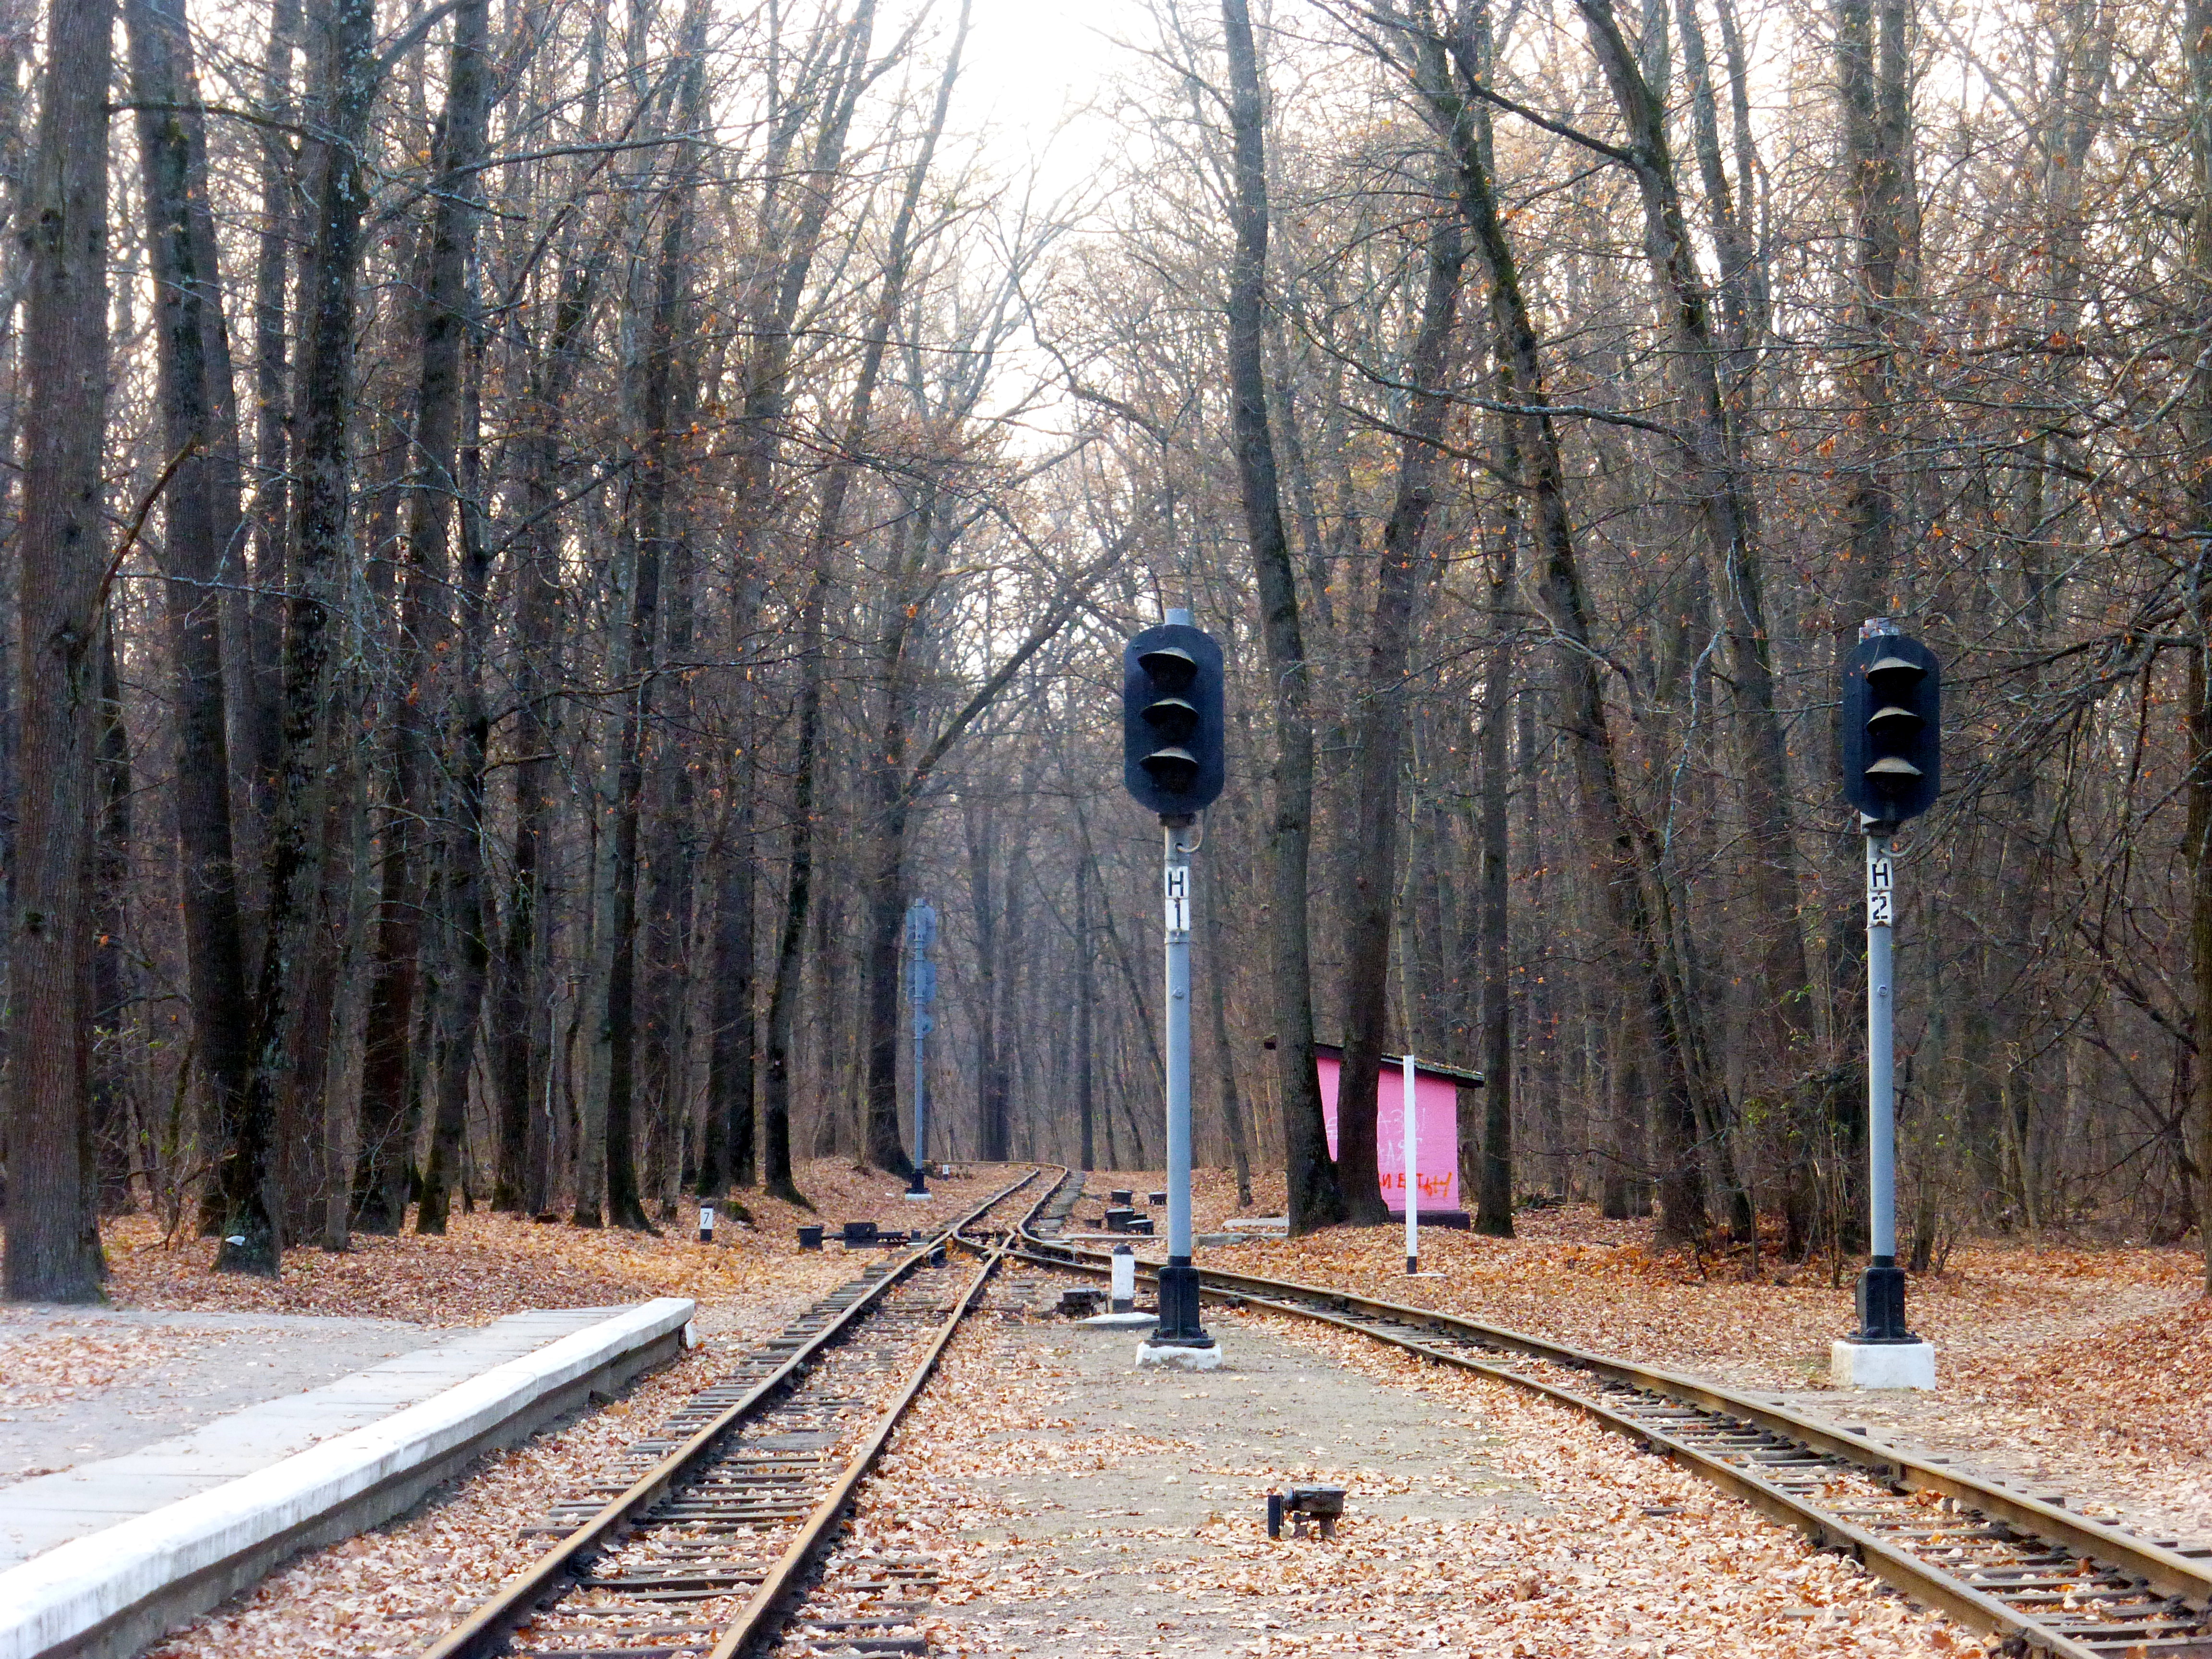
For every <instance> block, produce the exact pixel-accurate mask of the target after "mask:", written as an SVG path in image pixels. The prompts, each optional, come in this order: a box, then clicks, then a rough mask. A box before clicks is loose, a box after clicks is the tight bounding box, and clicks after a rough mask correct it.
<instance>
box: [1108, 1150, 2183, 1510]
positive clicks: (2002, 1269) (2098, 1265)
mask: <svg viewBox="0 0 2212 1659" xmlns="http://www.w3.org/2000/svg"><path fill="white" fill-rule="evenodd" d="M1160 1179H1161V1177H1159V1176H1126V1175H1125V1176H1115V1177H1114V1184H1115V1185H1117V1186H1142V1185H1144V1184H1146V1182H1150V1183H1152V1184H1153V1185H1157V1184H1158V1181H1159V1180H1160ZM1103 1184H1104V1178H1103V1177H1097V1176H1094V1177H1093V1178H1092V1186H1093V1187H1094V1188H1097V1187H1102V1186H1103ZM1255 1199H1256V1200H1258V1202H1257V1203H1256V1204H1255V1206H1254V1207H1253V1208H1252V1209H1250V1210H1247V1211H1243V1212H1241V1217H1242V1218H1245V1219H1249V1218H1251V1217H1253V1216H1257V1215H1266V1214H1272V1215H1280V1214H1281V1213H1282V1188H1281V1185H1280V1182H1279V1180H1277V1181H1275V1182H1262V1183H1261V1184H1260V1189H1259V1190H1258V1191H1257V1192H1255ZM1194 1208H1195V1212H1196V1215H1197V1218H1198V1224H1199V1225H1200V1227H1201V1228H1202V1229H1231V1228H1233V1227H1235V1225H1237V1221H1238V1219H1239V1218H1240V1212H1239V1211H1238V1210H1237V1206H1236V1200H1235V1191H1234V1186H1233V1183H1232V1182H1230V1181H1229V1179H1228V1178H1227V1177H1226V1176H1224V1175H1221V1174H1219V1173H1218V1172H1213V1171H1207V1172H1204V1173H1203V1174H1202V1175H1201V1176H1200V1179H1199V1181H1198V1182H1196V1185H1195V1191H1194ZM1079 1213H1082V1214H1088V1213H1089V1206H1080V1208H1079ZM1516 1229H1517V1230H1518V1232H1519V1237H1515V1238H1511V1239H1493V1238H1483V1237H1476V1236H1474V1235H1473V1234H1470V1233H1464V1232H1456V1231H1447V1230H1444V1229H1442V1228H1425V1229H1424V1230H1423V1231H1422V1233H1421V1266H1422V1267H1423V1269H1424V1270H1425V1272H1428V1273H1435V1274H1437V1276H1436V1277H1432V1278H1431V1277H1423V1278H1418V1279H1414V1278H1408V1277H1407V1273H1406V1264H1405V1245H1404V1234H1403V1231H1402V1229H1401V1228H1400V1227H1397V1226H1395V1225H1394V1226H1390V1227H1373V1228H1345V1229H1337V1230H1332V1231H1328V1232H1324V1233H1322V1234H1319V1235H1316V1236H1315V1237H1309V1238H1305V1239H1302V1240H1299V1241H1298V1242H1297V1243H1286V1242H1283V1241H1280V1240H1279V1239H1274V1238H1268V1239H1265V1240H1255V1242H1253V1243H1247V1244H1243V1245H1237V1246H1233V1247H1225V1248H1218V1249H1208V1250H1206V1251H1205V1252H1203V1259H1204V1260H1205V1261H1209V1262H1214V1263H1218V1265H1220V1266H1222V1267H1234V1268H1241V1269H1243V1270H1244V1271H1247V1272H1251V1273H1267V1274H1271V1275H1274V1276H1278V1277H1282V1278H1291V1279H1306V1280H1309V1281H1312V1282H1316V1283H1327V1284H1332V1285H1344V1286H1347V1287H1352V1288H1357V1289H1360V1290H1364V1291H1368V1292H1369V1293H1370V1294H1375V1295H1379V1296H1383V1297H1389V1298H1390V1299H1392V1300H1394V1301H1399V1302H1405V1303H1410V1304H1416V1305H1419V1306H1423V1307H1435V1308H1443V1309H1448V1310H1452V1311H1454V1312H1459V1313H1464V1314H1468V1315H1471V1316H1475V1317H1478V1318H1480V1319H1483V1320H1486V1321H1487V1322H1491V1323H1492V1324H1498V1325H1503V1326H1506V1327H1508V1328H1513V1329H1516V1330H1522V1331H1527V1332H1529V1333H1531V1334H1536V1335H1541V1336H1545V1337H1548V1338H1552V1339H1553V1340H1560V1341H1565V1342H1570V1343H1572V1344H1575V1345H1577V1346H1581V1347H1584V1348H1588V1349H1591V1350H1594V1351H1597V1352H1605V1353H1609V1354H1615V1355H1619V1356H1621V1357H1623V1358H1631V1359H1636V1360H1639V1361H1642V1362H1644V1363H1647V1364H1658V1365H1661V1366H1664V1367H1666V1368H1668V1369H1671V1370H1682V1371H1690V1372H1694V1373H1696V1374H1698V1375H1699V1376H1706V1377H1710V1378H1712V1379H1715V1380H1717V1381H1719V1382H1723V1383H1729V1384H1731V1385H1734V1386H1736V1387H1740V1388H1747V1389H1758V1390H1760V1391H1767V1390H1772V1391H1775V1392H1778V1393H1787V1394H1789V1395H1790V1396H1792V1398H1793V1401H1796V1402H1797V1403H1800V1404H1802V1405H1804V1406H1805V1407H1807V1408H1808V1409H1810V1410H1812V1411H1814V1412H1815V1413H1817V1414H1820V1415H1824V1416H1827V1417H1830V1418H1833V1419H1840V1420H1844V1421H1848V1422H1850V1423H1853V1424H1864V1425H1868V1426H1869V1427H1871V1428H1872V1429H1874V1431H1875V1432H1876V1433H1877V1434H1881V1435H1883V1436H1885V1437H1888V1438H1890V1439H1893V1440H1894V1441H1896V1442H1897V1443H1899V1444H1902V1445H1905V1446H1908V1447H1918V1448H1920V1449H1925V1450H1928V1451H1929V1452H1933V1453H1936V1454H1938V1455H1947V1456H1953V1457H1957V1458H1961V1459H1966V1460H1971V1461H1972V1462H1975V1463H1977V1464H1978V1465H1980V1466H1981V1467H1983V1468H1984V1469H1985V1470H1987V1471H1988V1472H1990V1473H1994V1474H2001V1475H2003V1476H2005V1477H2006V1478H2008V1479H2011V1480H2015V1481H2016V1482H2019V1483H2021V1484H2023V1485H2025V1486H2027V1487H2028V1488H2029V1489H2031V1490H2033V1491H2036V1492H2063V1493H2065V1494H2066V1495H2067V1496H2068V1498H2069V1501H2070V1502H2073V1503H2075V1504H2076V1505H2077V1506H2079V1505H2083V1504H2086V1505H2087V1506H2089V1507H2090V1508H2091V1509H2092V1510H2095V1509H2097V1508H2099V1507H2100V1505H2101V1506H2106V1507H2108V1508H2109V1509H2110V1510H2112V1511H2114V1512H2118V1513H2120V1514H2124V1515H2126V1516H2130V1517H2131V1518H2134V1519H2138V1520H2141V1521H2143V1522H2148V1523H2150V1524H2152V1525H2154V1526H2156V1527H2158V1528H2161V1529H2163V1530H2166V1531H2167V1532H2169V1533H2180V1534H2188V1535H2192V1536H2195V1537H2197V1538H2200V1539H2204V1540H2208V1541H2212V1302H2208V1301H2207V1300H2206V1299H2205V1298H2204V1297H2203V1296H2202V1294H2201V1286H2202V1281H2203V1272H2204V1265H2203V1257H2202V1256H2201V1255H2198V1254H2197V1252H2196V1251H2195V1250H2194V1249H2186V1248H2173V1249H2145V1248H2140V1247H2134V1248H2127V1247H2116V1248H2112V1249H2090V1248H2085V1247H2082V1246H2079V1245H2075V1244H2071V1243H2009V1242H2004V1243H1998V1242H1982V1243H1972V1244H1969V1245H1967V1246H1965V1247H1962V1248H1961V1249H1959V1250H1957V1251H1956V1252H1954V1254H1953V1255H1952V1257H1951V1259H1950V1261H1949V1262H1948V1265H1947V1267H1946V1268H1945V1270H1944V1271H1943V1272H1942V1273H1936V1274H1930V1275H1927V1276H1925V1277H1921V1278H1916V1279H1914V1280H1913V1281H1912V1285H1911V1291H1910V1297H1909V1304H1908V1310H1909V1316H1910V1318H1911V1322H1912V1326H1913V1328H1914V1329H1915V1330H1916V1331H1917V1332H1918V1333H1919V1334H1923V1335H1924V1336H1926V1337H1927V1338H1928V1339H1929V1340H1930V1341H1932V1342H1933V1343H1934V1344H1935V1345H1936V1366H1937V1376H1938V1381H1939V1383H1940V1387H1939V1389H1937V1391H1936V1393H1935V1394H1934V1395H1919V1394H1914V1393H1910V1392H1896V1393H1892V1392H1887V1391H1885V1392H1881V1393H1867V1392H1863V1391H1851V1392H1848V1393H1845V1392H1838V1391H1835V1390H1832V1389H1830V1388H1829V1385H1828V1381H1827V1370H1828V1345H1829V1343H1830V1341H1832V1340H1833V1339H1834V1338H1836V1337H1838V1336H1841V1335H1844V1334H1846V1333H1847V1332H1849V1331H1850V1328H1852V1326H1853V1324H1854V1323H1855V1322H1856V1321H1855V1315H1854V1311H1853V1307H1852V1283H1853V1277H1852V1275H1853V1274H1854V1273H1855V1272H1856V1264H1851V1266H1850V1272H1847V1273H1846V1275H1845V1277H1844V1282H1843V1284H1842V1285H1840V1286H1838V1285H1834V1284H1832V1282H1831V1270H1830V1267H1829V1264H1827V1263H1826V1262H1821V1263H1818V1264H1814V1265H1813V1266H1810V1267H1802V1266H1800V1267H1792V1266H1790V1265H1788V1264H1785V1263H1783V1262H1781V1261H1778V1260H1777V1259H1776V1258H1775V1257H1774V1256H1773V1255H1771V1254H1769V1255H1766V1256H1765V1257H1764V1258H1763V1259H1762V1261H1761V1263H1760V1267H1759V1275H1760V1276H1759V1279H1756V1280H1753V1279H1750V1278H1749V1277H1748V1268H1749V1265H1750V1264H1749V1262H1748V1261H1747V1258H1746V1257H1745V1256H1744V1255H1741V1253H1739V1254H1738V1255H1735V1256H1733V1257H1717V1256H1711V1255H1708V1256H1704V1257H1700V1256H1699V1255H1695V1254H1693V1253H1690V1252H1684V1251H1675V1252H1663V1253H1662V1252H1658V1251H1655V1250H1654V1249H1652V1247H1651V1229H1650V1223H1649V1222H1645V1221H1607V1220H1605V1219H1603V1218H1601V1217H1599V1216H1598V1215H1597V1213H1596V1212H1595V1210H1593V1209H1591V1208H1590V1207H1589V1206H1561V1207H1559V1208H1555V1209H1543V1210H1533V1211H1523V1212H1521V1213H1520V1214H1519V1215H1518V1216H1516Z"/></svg>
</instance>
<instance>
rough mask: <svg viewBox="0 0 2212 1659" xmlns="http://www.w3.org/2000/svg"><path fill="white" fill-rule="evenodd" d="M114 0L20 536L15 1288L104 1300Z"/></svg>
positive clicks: (58, 214)
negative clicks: (98, 1081)
mask: <svg viewBox="0 0 2212 1659" xmlns="http://www.w3.org/2000/svg"><path fill="white" fill-rule="evenodd" d="M112 20H113V9H112V6H111V5H110V4H109V3H108V0H50V3H49V6H48V9H47V14H46V76H45V85H44V92H45V95H44V97H43V99H42V100H41V107H40V112H39V131H38V140H37V144H36V148H35V149H34V152H33V162H32V171H31V183H30V189H29V191H28V199H27V204H26V206H27V210H28V211H27V214H26V215H25V216H24V217H23V219H22V220H21V223H22V224H23V225H25V226H28V227H35V234H33V235H32V236H30V237H28V238H27V241H28V243H29V250H28V251H29V256H30V258H29V270H28V273H27V278H28V280H27V292H26V294H25V296H24V334H25V337H26V338H27V339H28V340H30V341H33V342H35V343H36V345H37V349H35V350H33V351H32V352H31V353H29V355H28V379H29V392H28V395H27V398H25V400H24V408H23V428H24V449H23V517H22V522H21V526H20V528H19V532H18V537H17V544H18V546H20V547H21V549H22V550H23V555H24V556H23V557H22V558H21V560H20V561H19V570H20V576H19V589H18V596H17V605H18V613H17V614H18V617H19V623H18V627H19V630H20V632H19V637H20V640H21V653H22V654H21V659H20V660H19V661H18V664H17V672H18V674H19V676H20V678H19V679H18V682H17V687H16V691H17V696H16V708H17V711H18V713H17V719H18V720H19V722H20V725H19V732H20V737H19V739H18V741H19V743H20V744H21V747H20V750H19V751H18V760H19V765H20V772H19V777H20V779H21V788H22V798H21V805H20V807H19V809H18V810H19V811H20V814H21V816H20V818H19V820H18V823H19V829H18V847H19V859H18V862H17V865H16V868H15V915H14V917H13V921H14V927H13V929H12V932H13V934H14V945H13V948H12V950H11V951H10V952H9V971H10V976H11V983H10V986H9V1043H8V1049H9V1066H8V1097H9V1135H8V1159H9V1164H8V1295H9V1298H10V1299H11V1300H15V1301H39V1302H90V1301H93V1300H94V1299H96V1298H97V1297H98V1296H99V1294H100V1249H99V1235H98V1232H97V1231H96V1222H95V1219H94V1216H93V1215H92V1213H91V1207H90V1204H89V1201H88V1200H89V1199H90V1196H91V1192H92V1177H91V1171H90V1170H89V1169H88V1167H87V1159H86V1149H87V1146H88V1141H89V1118H88V1103H87V1100H86V1097H85V1069H86V1055H85V1038H86V1035H87V1033H88V1031H89V1030H90V1029H91V1020H90V1018H89V1014H90V1011H89V1010H88V1008H86V1007H85V1006H84V999H85V994H86V991H87V988H88V987H87V983H86V979H87V976H86V975H85V972H84V968H85V950H86V947H87V945H88V943H89V939H88V927H87V921H88V915H87V910H88V905H87V897H88V896H87V894H86V891H85V881H86V877H87V875H88V863H87V861H88V856H89V854H90V851H91V830H92V796H93V780H94V748H95V745H96V744H97V743H98V741H99V713H100V684H99V670H100V653H99V649H98V647H99V641H100V624H99V618H98V613H99V610H100V605H101V603H102V601H103V600H104V599H105V597H106V594H105V592H104V585H103V583H102V581H101V574H102V572H103V571H104V569H105V568H106V545H107V534H106V523H105V520H104V517H103V514H102V505H103V503H102V500H101V490H100V454H101V443H102V440H103V438H104V436H105V429H104V428H105V419H106V404H107V373H108V363H107V281H106V251H107V143H106V132H107V95H108V77H109V74H110V70H111V68H112V57H113V52H112V45H111V40H110V37H111V33H112Z"/></svg>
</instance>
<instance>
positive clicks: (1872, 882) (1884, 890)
mask: <svg viewBox="0 0 2212 1659" xmlns="http://www.w3.org/2000/svg"><path fill="white" fill-rule="evenodd" d="M1866 857H1867V930H1866V933H1867V1158H1868V1165H1869V1168H1868V1174H1867V1180H1868V1187H1869V1191H1868V1194H1867V1199H1868V1204H1869V1215H1868V1218H1867V1234H1868V1243H1869V1246H1870V1249H1871V1254H1872V1255H1873V1256H1874V1258H1875V1261H1882V1262H1893V1261H1896V1259H1897V1073H1896V1047H1895V1043H1896V1011H1895V1008H1894V1006H1893V1002H1892V998H1891V994H1890V977H1891V972H1892V969H1891V963H1892V953H1891V934H1892V931H1893V921H1894V919H1895V914H1896V904H1897V894H1896V888H1895V885H1894V884H1895V880H1896V874H1895V872H1896V866H1895V865H1894V864H1893V862H1892V861H1891V858H1890V851H1889V841H1888V838H1887V836H1878V835H1870V836H1868V837H1867V838H1866Z"/></svg>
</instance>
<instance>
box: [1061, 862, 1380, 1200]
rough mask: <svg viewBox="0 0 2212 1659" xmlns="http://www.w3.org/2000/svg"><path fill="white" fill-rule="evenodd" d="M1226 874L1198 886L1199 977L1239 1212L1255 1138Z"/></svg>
mask: <svg viewBox="0 0 2212 1659" xmlns="http://www.w3.org/2000/svg"><path fill="white" fill-rule="evenodd" d="M1081 872H1082V866H1077V874H1078V878H1080V876H1081ZM1227 875H1228V872H1227V871H1226V870H1225V869H1217V870H1215V871H1213V872H1211V873H1210V877H1209V879H1207V880H1206V881H1204V882H1202V883H1200V891H1199V901H1198V902H1199V906H1200V915H1201V916H1203V917H1204V919H1205V925H1206V971H1205V973H1204V974H1203V975H1201V977H1202V978H1203V979H1204V980H1205V981H1206V1005H1207V1010H1206V1012H1207V1013H1208V1015H1209V1017H1210V1018H1212V1024H1213V1063H1214V1065H1215V1066H1216V1067H1217V1068H1218V1070H1219V1072H1220V1078H1219V1083H1220V1087H1221V1127H1222V1128H1223V1129H1224V1130H1225V1131H1226V1132H1227V1133H1228V1136H1229V1158H1230V1162H1231V1164H1233V1165H1234V1166H1235V1168H1236V1170H1237V1208H1238V1209H1240V1210H1249V1209H1250V1208H1251V1207H1252V1145H1251V1138H1250V1137H1249V1135H1248V1134H1247V1133H1246V1132H1245V1127H1244V1103H1243V1100H1242V1099H1241V1098H1239V1097H1238V1095H1237V1061H1236V1057H1235V1054H1234V1051H1233V1050H1232V1049H1231V1047H1230V1037H1229V972H1230V968H1229V963H1230V958H1229V951H1228V948H1227V943H1226V933H1225V929H1224V928H1223V927H1222V925H1221V918H1222V913H1223V912H1224V911H1225V910H1226V909H1227V908H1229V896H1228V894H1227V892H1226V891H1225V883H1226V879H1227ZM1088 977H1089V975H1088V970H1087V965H1086V971H1085V981H1086V983H1085V1000H1088V992H1089V986H1088V983H1087V981H1088ZM1090 1013H1091V1011H1090V1009H1089V1008H1088V1007H1085V1008H1084V1009H1082V1010H1081V1011H1080V1016H1079V1017H1080V1019H1081V1022H1082V1036H1081V1037H1080V1039H1079V1042H1080V1046H1081V1048H1082V1049H1083V1053H1084V1056H1085V1064H1086V1065H1087V1064H1088V1063H1089V1057H1090V1052H1091V1036H1090V1030H1089V1026H1090ZM1090 1087H1091V1085H1090V1079H1088V1078H1085V1079H1084V1094H1083V1109H1084V1121H1083V1133H1084V1143H1083V1145H1084V1152H1085V1156H1086V1157H1088V1156H1089V1153H1090V1150H1091V1139H1090V1136H1091V1118H1090V1111H1091V1094H1090ZM1378 1195H1379V1193H1378Z"/></svg>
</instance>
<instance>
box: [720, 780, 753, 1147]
mask: <svg viewBox="0 0 2212 1659" xmlns="http://www.w3.org/2000/svg"><path fill="white" fill-rule="evenodd" d="M744 748H745V752H744V757H742V758H741V759H740V760H739V761H738V763H737V765H736V766H735V767H734V768H733V769H732V772H733V777H732V784H731V787H732V790H733V791H734V793H735V794H736V796H737V805H736V806H735V808H734V809H733V810H732V811H731V813H730V816H729V821H728V823H726V825H725V826H724V828H723V831H722V837H723V838H722V843H721V846H720V849H719V850H718V852H717V853H716V855H715V865H716V872H717V874H716V878H715V884H714V885H715V900H714V1015H713V1024H714V1035H713V1037H712V1039H711V1041H710V1045H709V1047H708V1053H707V1110H708V1113H709V1114H710V1115H712V1116H713V1117H714V1119H715V1120H716V1121H719V1122H721V1123H723V1124H725V1125H726V1135H727V1139H726V1158H727V1169H728V1171H729V1182H730V1184H731V1185H732V1186H737V1187H750V1186H751V1185H752V1184H753V1182H754V1181H755V1180H756V1179H757V1152H756V1148H755V1136H754V1100H753V1096H754V1090H755V1064H754V1063H755V1060H756V1058H757V1055H758V1054H759V1031H758V1028H757V1015H756V1013H755V1012H754V1008H753V994H754V986H753V981H754V976H755V975H754V956H755V951H754V945H753V905H754V898H755V880H754V853H755V847H756V842H755V840H754V829H753V793H754V790H755V789H756V787H757V785H758V780H759V776H760V768H759V763H758V762H757V761H756V760H755V758H754V757H753V752H752V744H750V743H747V744H745V745H744Z"/></svg>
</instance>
